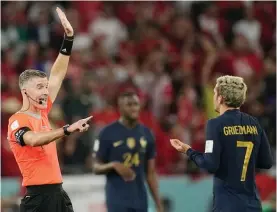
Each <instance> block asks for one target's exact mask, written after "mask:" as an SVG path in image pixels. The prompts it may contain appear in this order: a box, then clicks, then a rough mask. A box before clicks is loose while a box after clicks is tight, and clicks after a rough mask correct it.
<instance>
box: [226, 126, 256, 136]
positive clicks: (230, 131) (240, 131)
mask: <svg viewBox="0 0 277 212" xmlns="http://www.w3.org/2000/svg"><path fill="white" fill-rule="evenodd" d="M223 133H224V135H226V136H228V135H249V134H250V135H251V134H253V135H258V130H257V127H256V126H251V125H246V126H240V125H237V126H230V127H223Z"/></svg>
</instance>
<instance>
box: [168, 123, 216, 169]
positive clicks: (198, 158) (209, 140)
mask: <svg viewBox="0 0 277 212" xmlns="http://www.w3.org/2000/svg"><path fill="white" fill-rule="evenodd" d="M217 129H218V127H217V126H216V123H215V121H214V120H209V121H208V123H207V129H206V147H205V153H201V152H198V151H195V150H193V149H192V148H191V147H190V146H189V145H187V144H184V143H183V142H181V141H179V140H178V139H171V140H170V142H171V145H172V146H173V147H174V148H175V149H177V150H178V151H179V152H182V153H186V154H187V155H188V157H189V158H190V159H191V160H192V161H193V162H194V163H195V164H196V165H197V166H198V167H199V168H202V169H206V170H207V171H208V172H210V173H215V172H216V171H217V169H218V167H219V164H220V153H221V145H220V139H219V132H218V131H217Z"/></svg>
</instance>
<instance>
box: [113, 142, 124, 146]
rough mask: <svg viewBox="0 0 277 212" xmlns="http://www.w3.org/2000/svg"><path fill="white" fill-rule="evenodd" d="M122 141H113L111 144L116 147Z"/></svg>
mask: <svg viewBox="0 0 277 212" xmlns="http://www.w3.org/2000/svg"><path fill="white" fill-rule="evenodd" d="M122 143H123V141H116V142H114V143H113V146H114V147H118V146H120V145H121V144H122Z"/></svg>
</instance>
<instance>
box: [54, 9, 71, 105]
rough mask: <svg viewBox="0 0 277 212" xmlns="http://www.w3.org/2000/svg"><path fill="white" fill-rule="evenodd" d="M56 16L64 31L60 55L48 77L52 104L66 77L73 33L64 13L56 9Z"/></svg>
mask: <svg viewBox="0 0 277 212" xmlns="http://www.w3.org/2000/svg"><path fill="white" fill-rule="evenodd" d="M56 11H57V13H58V16H59V18H60V20H61V23H62V25H63V28H64V31H65V37H64V41H63V44H62V47H61V50H60V53H59V55H58V57H57V59H56V61H55V63H54V65H53V67H52V69H51V72H50V77H49V95H50V98H51V100H52V102H54V101H55V99H56V97H57V94H58V92H59V90H60V87H61V85H62V81H63V79H64V77H65V75H66V72H67V67H68V63H69V57H70V54H71V49H72V45H73V38H74V31H73V28H72V26H71V24H70V23H69V21H68V20H67V18H66V16H65V14H64V12H63V11H62V10H61V9H60V8H58V7H57V9H56Z"/></svg>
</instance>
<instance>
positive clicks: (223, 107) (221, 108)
mask: <svg viewBox="0 0 277 212" xmlns="http://www.w3.org/2000/svg"><path fill="white" fill-rule="evenodd" d="M235 109H239V108H235V107H227V106H225V105H223V106H221V107H220V109H219V114H220V115H222V114H223V113H225V112H226V111H227V110H235Z"/></svg>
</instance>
